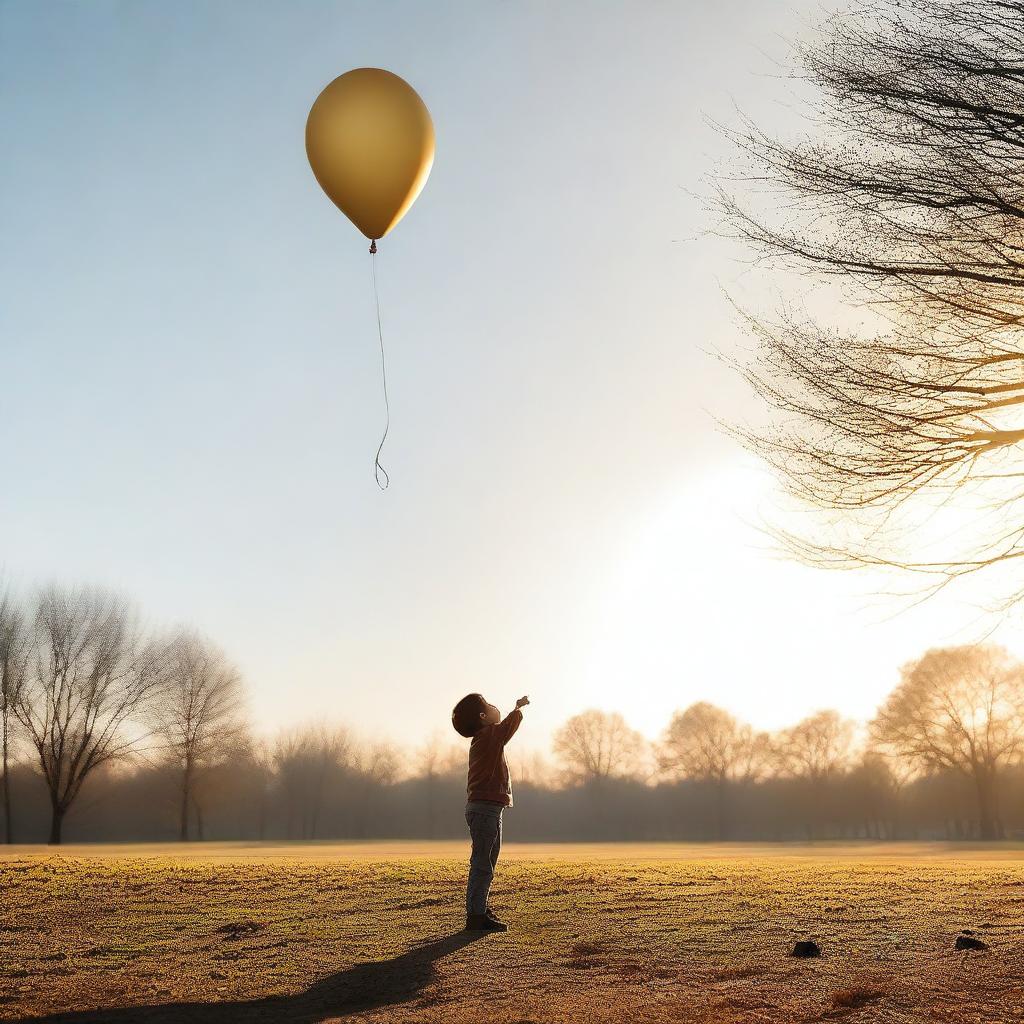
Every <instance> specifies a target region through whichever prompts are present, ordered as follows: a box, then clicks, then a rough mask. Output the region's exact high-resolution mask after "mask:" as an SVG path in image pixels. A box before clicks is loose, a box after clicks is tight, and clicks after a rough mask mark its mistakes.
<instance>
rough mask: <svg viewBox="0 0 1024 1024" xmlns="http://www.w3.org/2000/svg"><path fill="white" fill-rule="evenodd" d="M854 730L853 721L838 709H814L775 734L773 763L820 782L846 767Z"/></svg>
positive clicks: (786, 771) (784, 771)
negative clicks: (774, 761)
mask: <svg viewBox="0 0 1024 1024" xmlns="http://www.w3.org/2000/svg"><path fill="white" fill-rule="evenodd" d="M854 734H855V725H854V723H853V722H851V721H850V720H849V719H845V718H842V717H841V716H840V714H839V712H838V711H832V710H829V711H817V712H815V713H814V714H813V715H809V716H808V717H807V718H805V719H803V720H802V721H800V722H797V724H796V725H793V726H790V727H789V728H788V729H783V730H782V731H781V732H780V733H779V734H778V735H777V737H776V739H775V743H774V747H775V760H776V763H777V765H778V767H779V770H780V771H782V772H783V773H784V774H786V775H791V776H793V777H794V778H801V779H807V780H808V781H810V782H813V783H820V782H824V781H825V780H827V779H829V778H831V777H832V776H834V775H838V774H840V773H842V772H843V771H845V770H846V769H847V768H848V767H849V764H850V756H851V754H852V752H853V744H854V738H855V735H854Z"/></svg>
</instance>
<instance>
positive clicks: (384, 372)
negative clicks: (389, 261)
mask: <svg viewBox="0 0 1024 1024" xmlns="http://www.w3.org/2000/svg"><path fill="white" fill-rule="evenodd" d="M370 275H371V276H372V278H373V301H374V305H375V306H376V308H377V340H378V341H379V342H380V378H381V382H382V383H383V385H384V417H385V418H384V433H383V435H382V436H381V439H380V444H379V445H377V454H376V456H374V459H373V478H374V479H375V480H376V481H377V486H378V487H379V488H380V489H381V490H382V491H386V490H387V489H388V485H389V484H390V483H391V478H390V477H389V476H388V471H387V470H386V469H385V468H384V467H383V466H382V465H381V464H380V453H381V449H382V448H383V447H384V442H385V441H386V440H387V439H388V431H389V430H390V429H391V403H390V402H389V401H388V368H387V364H386V363H385V362H384V330H383V328H382V327H381V325H380V294H379V292H378V291H377V243H376V241H374V242H373V244H372V245H371V246H370ZM382 476H383V477H384V483H381V482H380V480H381V477H382Z"/></svg>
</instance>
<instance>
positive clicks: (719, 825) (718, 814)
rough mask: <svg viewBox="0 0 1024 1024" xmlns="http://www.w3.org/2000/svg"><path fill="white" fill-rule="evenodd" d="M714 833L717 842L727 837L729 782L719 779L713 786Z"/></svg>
mask: <svg viewBox="0 0 1024 1024" xmlns="http://www.w3.org/2000/svg"><path fill="white" fill-rule="evenodd" d="M715 788H716V792H715V833H716V835H717V837H718V842H722V841H723V840H726V839H728V838H729V831H730V829H729V782H728V780H727V779H719V780H718V784H717V786H716V787H715Z"/></svg>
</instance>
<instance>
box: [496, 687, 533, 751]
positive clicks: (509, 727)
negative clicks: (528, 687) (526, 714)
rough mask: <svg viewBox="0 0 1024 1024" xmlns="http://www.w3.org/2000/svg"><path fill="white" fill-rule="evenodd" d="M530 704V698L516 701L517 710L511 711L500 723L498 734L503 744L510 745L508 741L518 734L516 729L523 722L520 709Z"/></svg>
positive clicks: (521, 698)
mask: <svg viewBox="0 0 1024 1024" xmlns="http://www.w3.org/2000/svg"><path fill="white" fill-rule="evenodd" d="M529 703H530V698H529V697H520V698H519V700H517V701H516V706H515V709H514V710H513V711H510V712H509V713H508V714H507V715H506V716H505V717H504V718H503V719H502V720H501V721H500V722H499V723H498V732H499V735H500V736H501V742H502V743H508V741H509V740H510V739H512V737H513V736H514V735H515V734H516V729H518V728H519V725H520V723H521V722H522V720H523V713H522V711H520V710H519V709H520V708H522V707H524V706H525V705H527V704H529Z"/></svg>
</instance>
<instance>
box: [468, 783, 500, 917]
mask: <svg viewBox="0 0 1024 1024" xmlns="http://www.w3.org/2000/svg"><path fill="white" fill-rule="evenodd" d="M503 810H504V808H503V807H502V806H501V804H491V803H487V802H486V801H483V800H471V801H470V802H469V803H468V804H466V824H467V825H468V826H469V835H470V838H471V839H472V840H473V852H472V853H471V854H470V858H469V883H468V884H467V886H466V913H467V914H483V913H486V911H487V894H488V893H489V892H490V890H491V879H492V878H494V866H495V864H497V863H498V854H499V853H500V852H501V812H502V811H503Z"/></svg>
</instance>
